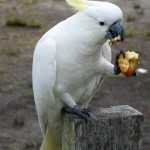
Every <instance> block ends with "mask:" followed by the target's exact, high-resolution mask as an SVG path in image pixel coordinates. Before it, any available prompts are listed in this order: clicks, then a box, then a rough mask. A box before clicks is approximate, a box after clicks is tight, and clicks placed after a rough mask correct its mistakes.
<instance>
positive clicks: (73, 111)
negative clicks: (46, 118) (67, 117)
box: [61, 105, 90, 122]
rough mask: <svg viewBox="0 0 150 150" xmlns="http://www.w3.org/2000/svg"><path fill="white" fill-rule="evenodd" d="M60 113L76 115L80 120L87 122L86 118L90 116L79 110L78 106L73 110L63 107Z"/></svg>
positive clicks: (83, 110) (85, 111)
mask: <svg viewBox="0 0 150 150" xmlns="http://www.w3.org/2000/svg"><path fill="white" fill-rule="evenodd" d="M61 112H62V113H63V112H65V113H70V114H76V115H77V116H79V117H80V118H82V119H84V120H85V121H86V122H87V118H88V117H89V116H90V114H89V113H88V112H87V110H85V109H81V108H80V107H79V106H77V105H76V106H74V107H73V108H69V107H63V108H62V111H61Z"/></svg>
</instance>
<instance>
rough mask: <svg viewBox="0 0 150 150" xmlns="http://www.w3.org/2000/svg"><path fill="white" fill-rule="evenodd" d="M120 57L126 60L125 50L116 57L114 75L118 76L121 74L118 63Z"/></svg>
mask: <svg viewBox="0 0 150 150" xmlns="http://www.w3.org/2000/svg"><path fill="white" fill-rule="evenodd" d="M120 55H123V57H124V58H125V51H124V50H120V51H119V52H118V53H117V55H116V61H115V65H114V74H115V75H118V74H120V73H121V70H120V67H119V63H118V59H119V57H120Z"/></svg>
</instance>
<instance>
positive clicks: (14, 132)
mask: <svg viewBox="0 0 150 150" xmlns="http://www.w3.org/2000/svg"><path fill="white" fill-rule="evenodd" d="M108 1H110V2H113V3H115V4H117V5H118V6H120V7H121V9H122V10H123V12H124V20H125V22H124V25H125V28H126V39H125V41H124V43H122V44H121V43H118V44H117V45H116V46H113V52H112V55H113V58H114V57H115V54H116V52H117V51H118V50H120V49H125V50H126V49H131V50H135V51H136V52H138V53H139V54H140V65H139V67H142V68H145V69H147V70H150V62H149V60H150V52H149V51H150V49H149V47H150V42H149V40H150V30H149V27H150V15H149V14H150V3H149V0H126V1H125V0H120V1H117V0H108ZM73 13H74V12H73V11H72V9H70V8H69V7H68V6H67V5H66V3H65V2H64V1H60V0H55V1H54V0H53V1H52V0H12V1H11V2H10V1H9V0H0V31H1V34H0V133H1V134H0V150H28V149H29V150H37V149H39V146H40V143H41V139H42V135H41V131H40V127H39V124H38V120H37V114H36V109H35V104H34V100H33V92H32V79H31V70H32V57H33V52H34V47H35V45H36V43H37V41H38V40H39V38H40V37H41V36H42V35H43V34H44V33H45V32H46V31H47V30H48V29H49V28H51V27H52V26H54V25H55V24H57V23H58V22H60V21H62V20H64V19H65V18H67V17H69V16H70V15H72V14H73ZM14 17H15V18H21V19H22V18H23V19H24V21H22V22H25V23H22V24H23V25H22V26H19V27H15V26H13V25H12V24H10V18H11V19H12V20H13V21H14V20H15V18H14ZM19 22H21V21H20V20H19ZM149 89H150V74H149V72H148V73H147V74H142V75H137V77H129V78H126V77H120V76H119V77H108V78H106V80H105V81H104V84H103V85H102V87H101V90H100V92H99V93H98V94H97V95H96V96H95V97H94V99H93V100H92V101H91V103H90V105H91V106H93V107H97V106H99V107H109V106H112V105H130V106H132V107H134V108H135V109H137V110H139V111H140V112H142V113H143V115H144V134H143V148H144V150H149V149H150V139H149V137H150V92H149Z"/></svg>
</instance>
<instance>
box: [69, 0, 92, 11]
mask: <svg viewBox="0 0 150 150" xmlns="http://www.w3.org/2000/svg"><path fill="white" fill-rule="evenodd" d="M66 2H67V3H68V5H70V6H71V7H72V8H74V9H75V10H76V11H82V10H84V9H86V8H88V7H90V6H91V5H89V4H88V2H87V1H86V0H66Z"/></svg>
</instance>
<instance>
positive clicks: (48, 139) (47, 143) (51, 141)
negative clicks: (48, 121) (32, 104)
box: [40, 127, 61, 150]
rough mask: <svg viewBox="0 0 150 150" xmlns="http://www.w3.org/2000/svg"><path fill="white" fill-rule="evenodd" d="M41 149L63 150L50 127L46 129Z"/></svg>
mask: <svg viewBox="0 0 150 150" xmlns="http://www.w3.org/2000/svg"><path fill="white" fill-rule="evenodd" d="M40 150H61V147H60V146H59V145H57V144H56V142H55V138H54V136H53V134H52V132H51V131H50V129H49V127H47V129H46V133H45V135H44V138H43V141H42V146H41V148H40Z"/></svg>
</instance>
